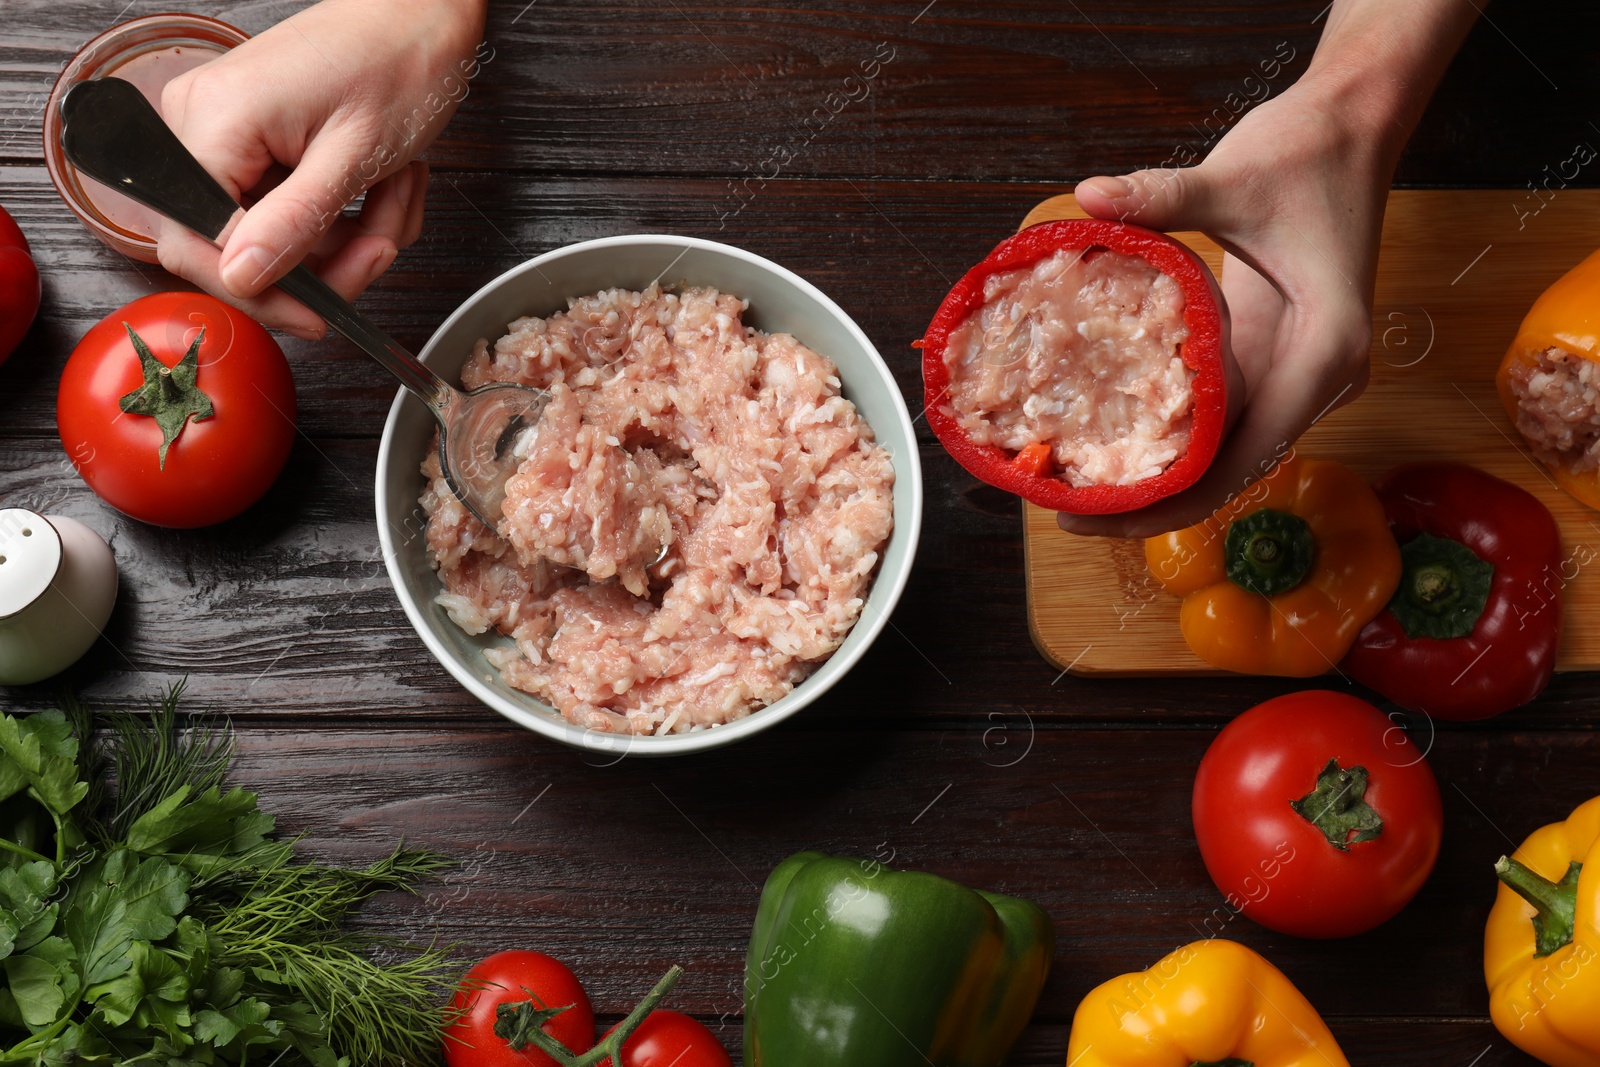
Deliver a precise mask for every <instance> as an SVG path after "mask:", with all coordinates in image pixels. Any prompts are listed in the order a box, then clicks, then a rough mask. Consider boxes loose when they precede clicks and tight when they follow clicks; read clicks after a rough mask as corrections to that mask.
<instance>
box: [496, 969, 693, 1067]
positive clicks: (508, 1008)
mask: <svg viewBox="0 0 1600 1067" xmlns="http://www.w3.org/2000/svg"><path fill="white" fill-rule="evenodd" d="M682 976H683V968H682V967H679V966H678V965H677V964H673V965H672V966H671V967H669V968H668V969H667V973H666V974H664V975H662V976H661V981H659V982H657V983H656V986H655V988H654V989H652V990H650V992H649V993H648V994H646V995H645V998H644V999H643V1000H641V1001H639V1003H638V1004H637V1005H636V1006H635V1007H634V1009H633V1010H632V1011H630V1012H629V1013H628V1017H627V1018H626V1019H623V1020H622V1021H621V1022H620V1023H618V1024H617V1025H616V1028H615V1029H613V1030H612V1031H611V1032H610V1033H609V1034H607V1035H606V1036H605V1037H603V1038H601V1039H600V1041H599V1043H598V1044H596V1045H595V1047H594V1048H592V1049H590V1050H589V1051H588V1052H585V1053H583V1054H581V1055H579V1054H575V1053H574V1052H573V1051H572V1050H571V1049H569V1048H567V1046H565V1045H563V1044H562V1043H561V1042H559V1041H557V1040H556V1039H555V1038H553V1037H551V1036H550V1035H549V1034H547V1033H545V1032H544V1029H543V1026H544V1024H545V1023H547V1022H549V1021H550V1020H551V1019H553V1018H555V1017H556V1016H557V1015H559V1014H561V1013H562V1012H564V1011H566V1010H567V1009H566V1008H545V1007H543V1006H542V1005H541V1006H538V1007H535V1008H533V1009H532V1010H531V1011H530V1010H529V1008H530V1006H531V1005H532V1003H533V1002H532V1000H525V1001H520V1002H517V1003H510V1002H508V1003H504V1004H501V1005H500V1006H499V1007H498V1008H497V1009H495V1012H496V1015H497V1016H498V1017H499V1022H496V1023H495V1027H494V1032H495V1033H496V1034H498V1035H499V1036H500V1037H502V1038H505V1039H506V1041H507V1043H508V1044H510V1045H511V1047H512V1048H513V1049H515V1050H517V1051H519V1052H520V1051H521V1050H522V1047H523V1045H533V1046H535V1047H536V1048H538V1050H539V1051H540V1052H543V1053H544V1054H545V1055H546V1056H549V1057H550V1058H551V1059H553V1060H555V1061H556V1063H558V1064H560V1065H561V1067H595V1065H596V1064H598V1063H601V1062H602V1061H604V1060H608V1059H609V1060H610V1061H611V1063H612V1067H616V1065H617V1064H620V1063H621V1062H622V1046H623V1045H625V1044H627V1043H628V1038H630V1037H632V1036H633V1032H634V1031H635V1030H637V1029H639V1024H640V1023H642V1022H644V1021H645V1019H646V1018H648V1017H649V1015H650V1013H651V1012H652V1011H654V1010H655V1007H656V1005H657V1004H659V1003H660V1002H661V998H662V997H664V996H666V995H667V991H668V990H670V989H671V988H672V987H673V985H674V984H675V983H676V982H677V981H678V979H679V978H681V977H682ZM524 992H526V991H524ZM535 1019H537V1020H538V1023H537V1025H532V1026H529V1025H524V1023H527V1022H533V1021H534V1020H535ZM502 1023H503V1024H505V1027H506V1029H505V1031H502V1029H501V1024H502ZM514 1039H515V1040H514ZM518 1042H520V1043H518Z"/></svg>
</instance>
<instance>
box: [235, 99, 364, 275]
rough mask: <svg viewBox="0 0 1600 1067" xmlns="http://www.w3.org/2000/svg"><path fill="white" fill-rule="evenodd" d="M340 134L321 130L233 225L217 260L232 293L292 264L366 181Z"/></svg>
mask: <svg viewBox="0 0 1600 1067" xmlns="http://www.w3.org/2000/svg"><path fill="white" fill-rule="evenodd" d="M339 140H340V138H339V137H338V136H337V135H336V134H332V133H331V132H330V131H327V130H324V131H323V133H322V134H321V135H320V136H319V137H317V139H316V140H314V141H312V142H311V144H310V145H309V146H307V148H306V152H305V155H303V156H302V157H301V159H300V162H299V163H298V164H297V165H296V166H295V168H294V170H293V171H291V172H290V174H289V176H288V177H287V178H285V179H284V180H283V181H282V182H280V183H279V184H278V185H277V186H275V187H274V188H272V189H271V190H270V191H268V193H267V194H266V195H265V196H263V197H262V198H261V199H260V200H259V201H257V202H256V204H255V205H254V206H253V207H251V208H250V209H249V210H248V211H246V212H245V214H244V217H243V218H241V219H240V220H239V222H238V224H237V225H235V226H234V228H233V232H232V233H231V234H230V235H229V236H228V240H227V243H226V244H225V245H224V246H223V249H222V258H221V261H220V263H219V272H220V275H221V278H222V284H223V285H225V286H226V287H227V289H228V291H229V292H231V293H233V295H234V296H237V297H241V298H243V297H251V296H255V295H256V294H257V293H259V292H261V290H263V289H265V288H266V287H267V286H269V285H271V284H272V283H273V282H275V281H277V280H278V279H279V278H281V277H283V276H284V275H285V274H287V273H288V272H289V271H290V270H292V269H293V268H294V267H295V266H296V265H297V264H298V263H299V262H300V261H301V260H302V259H304V258H305V257H306V255H307V253H309V252H310V251H311V250H312V249H313V248H314V247H316V244H317V242H318V241H320V240H321V239H322V236H323V234H325V233H327V231H328V228H329V227H330V226H332V225H333V224H334V223H335V222H337V221H338V219H339V216H340V214H341V213H342V212H343V211H344V209H345V207H346V205H348V204H349V203H350V201H351V200H354V199H355V197H356V196H357V195H358V194H360V192H361V191H362V189H364V188H365V187H366V185H367V184H368V183H367V182H366V181H364V180H363V178H362V177H361V164H360V162H359V161H358V160H355V159H353V158H352V157H353V155H354V153H353V152H352V151H350V149H349V148H348V147H347V146H343V145H340V144H338V142H339ZM377 177H378V175H377V174H374V175H373V177H372V180H374V181H376V180H377Z"/></svg>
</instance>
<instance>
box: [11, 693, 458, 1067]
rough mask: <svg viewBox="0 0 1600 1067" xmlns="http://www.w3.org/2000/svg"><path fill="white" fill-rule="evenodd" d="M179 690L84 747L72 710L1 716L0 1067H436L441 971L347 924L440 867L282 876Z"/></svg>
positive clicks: (381, 866)
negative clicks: (374, 900)
mask: <svg viewBox="0 0 1600 1067" xmlns="http://www.w3.org/2000/svg"><path fill="white" fill-rule="evenodd" d="M181 692H182V686H181V685H179V686H174V687H173V688H172V689H171V690H170V691H168V693H167V694H166V696H165V697H164V698H163V699H162V700H161V702H160V704H159V705H158V706H157V707H155V708H154V709H152V712H151V714H150V716H149V717H148V719H141V718H138V717H135V716H131V715H121V716H113V717H109V718H108V720H107V723H106V725H107V726H108V727H109V729H108V730H107V731H106V735H107V736H106V738H105V743H104V744H103V745H100V746H96V745H93V744H91V743H90V736H91V728H92V723H91V720H90V716H89V714H88V713H87V712H86V711H85V710H84V709H83V708H82V706H81V705H78V704H76V703H74V702H68V705H67V707H66V708H64V709H62V710H52V711H44V712H39V713H37V714H34V715H30V716H27V717H26V718H15V717H12V716H10V715H3V714H0V970H3V971H4V976H3V977H4V986H3V988H0V1065H4V1064H22V1063H28V1064H83V1065H98V1064H113V1063H116V1064H162V1065H170V1067H188V1065H191V1064H229V1065H249V1064H252V1063H255V1064H260V1065H269V1064H276V1065H278V1067H296V1065H303V1064H309V1065H311V1067H379V1065H398V1064H433V1063H436V1062H437V1060H438V1050H439V1040H440V1039H439V1034H440V1027H441V1024H442V1023H443V1022H444V1018H443V1013H442V1010H441V1009H440V1007H439V1004H440V1003H441V1001H442V1000H443V998H444V996H445V995H446V994H447V993H448V991H449V989H450V988H451V986H452V985H453V984H454V979H455V978H456V976H457V969H456V968H455V967H453V966H452V965H451V963H450V961H449V960H448V958H447V957H446V955H445V953H443V952H441V951H439V950H437V949H428V950H416V949H412V948H409V947H407V946H404V945H400V944H397V943H395V942H393V941H390V940H387V939H383V938H378V937H374V936H371V935H365V934H360V933H357V932H354V931H352V930H349V929H348V928H346V927H345V925H344V923H345V920H346V919H347V918H348V917H349V916H350V915H351V914H352V913H353V912H354V911H355V910H356V909H357V908H359V907H360V906H361V904H362V902H363V901H365V900H366V899H367V898H369V897H371V896H373V895H374V894H376V893H380V892H385V891H389V890H400V891H409V890H411V889H412V887H413V886H414V884H415V883H416V882H417V881H418V880H419V879H422V878H425V877H427V876H429V875H432V874H435V873H437V872H438V871H440V870H443V869H444V868H446V867H448V866H449V865H450V864H449V862H448V861H447V860H446V859H445V858H444V857H442V856H439V855H437V854H435V853H431V852H425V851H421V850H417V849H406V848H397V849H396V850H395V851H394V852H393V853H392V854H390V855H389V856H387V857H385V858H384V859H381V860H379V861H378V862H376V863H374V864H372V865H371V866H369V867H366V868H363V869H359V870H357V869H349V868H344V867H335V866H328V865H323V864H317V863H307V862H304V861H301V860H299V859H297V858H296V857H295V854H294V846H293V843H292V842H288V841H279V840H277V839H276V838H275V837H274V836H273V831H274V820H273V817H272V816H271V815H268V814H267V813H265V812H263V811H262V810H261V809H260V808H259V807H258V806H257V802H256V794H254V793H251V792H248V791H246V790H243V789H238V788H235V789H225V788H224V785H223V778H224V776H225V774H226V773H227V770H228V767H229V765H230V764H231V762H232V758H233V736H232V733H231V732H230V731H228V730H227V729H226V728H215V729H212V728H206V727H203V726H201V727H191V728H189V729H187V730H182V731H180V730H179V729H178V712H177V704H178V698H179V695H180V693H181ZM107 763H109V764H110V767H109V770H110V774H109V775H108V774H107V773H105V772H106V771H107V767H106V766H105V764H107ZM108 779H109V781H108ZM111 783H114V786H113V785H112V784H111Z"/></svg>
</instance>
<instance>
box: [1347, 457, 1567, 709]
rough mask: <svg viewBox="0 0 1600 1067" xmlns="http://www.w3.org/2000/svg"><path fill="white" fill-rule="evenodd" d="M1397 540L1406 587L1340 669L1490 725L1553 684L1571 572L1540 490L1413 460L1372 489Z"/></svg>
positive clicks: (1412, 704)
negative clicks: (1537, 496) (1492, 718)
mask: <svg viewBox="0 0 1600 1067" xmlns="http://www.w3.org/2000/svg"><path fill="white" fill-rule="evenodd" d="M1373 488H1374V489H1375V490H1376V491H1377V493H1378V498H1379V499H1380V500H1382V501H1383V508H1384V511H1385V513H1386V514H1387V515H1388V518H1389V526H1390V529H1392V530H1393V531H1394V535H1395V540H1396V541H1398V542H1399V543H1400V560H1401V577H1400V585H1399V588H1398V589H1396V590H1395V594H1394V596H1393V598H1392V599H1390V601H1389V605H1388V607H1386V608H1385V609H1384V610H1383V611H1381V612H1379V613H1378V616H1377V618H1375V619H1373V620H1372V621H1371V622H1370V623H1368V624H1367V626H1366V628H1365V629H1363V630H1362V631H1361V634H1360V636H1358V637H1357V638H1356V643H1355V646H1354V647H1353V648H1352V649H1351V650H1350V654H1349V656H1348V657H1347V658H1346V659H1345V661H1344V664H1343V668H1344V670H1345V672H1346V673H1347V674H1349V675H1350V676H1351V677H1352V678H1354V679H1355V680H1356V681H1358V682H1360V683H1362V684H1363V685H1366V686H1368V687H1370V688H1372V689H1375V690H1377V691H1378V692H1380V693H1382V694H1383V695H1384V696H1386V697H1388V698H1389V699H1390V700H1393V701H1394V702H1395V703H1397V704H1399V705H1401V706H1402V707H1406V708H1410V709H1411V710H1413V711H1424V712H1427V713H1428V714H1429V715H1433V716H1436V717H1437V718H1441V719H1483V718H1487V717H1488V716H1490V715H1498V714H1499V713H1500V712H1502V711H1507V710H1509V709H1511V708H1514V707H1517V706H1519V705H1522V704H1526V703H1527V702H1528V701H1530V700H1532V699H1533V698H1534V697H1536V696H1538V695H1539V693H1540V691H1541V690H1543V689H1544V687H1545V685H1546V684H1548V683H1549V681H1550V675H1551V673H1552V672H1553V671H1554V670H1555V664H1556V647H1557V646H1558V645H1559V644H1560V642H1561V612H1562V606H1561V587H1562V585H1563V583H1564V582H1565V581H1566V579H1567V578H1568V577H1570V575H1568V574H1565V573H1564V568H1566V567H1567V563H1566V562H1565V561H1564V559H1563V557H1562V553H1561V532H1560V530H1559V529H1557V527H1556V521H1555V519H1554V518H1553V517H1552V516H1551V514H1550V512H1549V510H1547V509H1546V508H1545V506H1544V505H1543V504H1541V503H1539V501H1538V500H1537V499H1535V498H1534V497H1533V495H1532V494H1531V493H1528V492H1527V491H1525V490H1523V489H1520V488H1518V487H1517V486H1515V485H1512V484H1511V483H1509V482H1503V481H1501V480H1500V479H1499V478H1496V477H1493V476H1492V475H1489V474H1485V473H1484V472H1483V471H1480V470H1478V469H1477V468H1475V467H1469V466H1466V465H1465V464H1461V463H1412V464H1408V465H1406V466H1403V467H1397V468H1396V469H1394V470H1392V471H1390V472H1389V473H1388V474H1385V475H1384V476H1383V477H1382V478H1379V479H1378V481H1377V482H1375V483H1374V484H1373Z"/></svg>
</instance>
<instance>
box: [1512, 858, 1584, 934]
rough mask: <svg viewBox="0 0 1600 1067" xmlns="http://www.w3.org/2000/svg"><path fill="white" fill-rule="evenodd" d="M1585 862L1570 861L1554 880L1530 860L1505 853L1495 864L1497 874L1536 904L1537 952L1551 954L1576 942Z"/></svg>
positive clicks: (1521, 895)
mask: <svg viewBox="0 0 1600 1067" xmlns="http://www.w3.org/2000/svg"><path fill="white" fill-rule="evenodd" d="M1582 870H1583V864H1581V863H1578V862H1576V861H1574V862H1572V863H1570V864H1568V865H1567V873H1566V874H1564V875H1562V877H1561V881H1559V882H1552V881H1551V880H1550V879H1548V878H1546V877H1544V875H1542V874H1540V873H1539V872H1537V871H1535V870H1533V869H1532V868H1530V867H1528V866H1527V865H1526V864H1523V863H1521V862H1519V861H1518V860H1514V859H1512V858H1511V857H1510V856H1501V857H1500V858H1499V859H1498V860H1497V861H1495V865H1494V873H1495V876H1496V877H1498V878H1499V879H1500V880H1501V881H1502V882H1504V883H1505V884H1506V885H1507V886H1509V887H1511V890H1512V892H1514V893H1516V894H1517V896H1519V897H1521V898H1522V899H1523V900H1526V901H1527V902H1528V903H1529V904H1531V905H1533V909H1534V911H1535V912H1536V913H1537V914H1535V915H1534V917H1533V934H1534V953H1533V954H1534V955H1535V956H1548V955H1550V954H1551V953H1552V952H1554V951H1556V950H1557V949H1559V948H1561V947H1562V946H1564V945H1568V944H1571V943H1572V931H1573V927H1574V926H1575V925H1576V924H1577V915H1578V874H1579V872H1580V871H1582Z"/></svg>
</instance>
